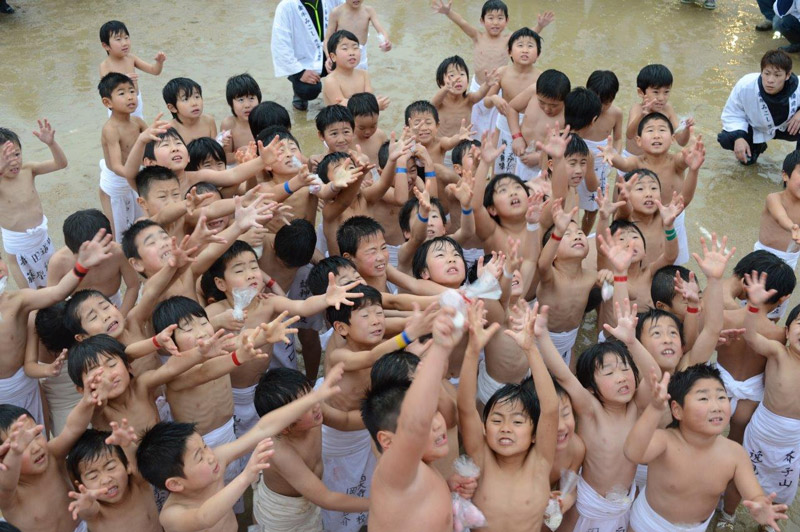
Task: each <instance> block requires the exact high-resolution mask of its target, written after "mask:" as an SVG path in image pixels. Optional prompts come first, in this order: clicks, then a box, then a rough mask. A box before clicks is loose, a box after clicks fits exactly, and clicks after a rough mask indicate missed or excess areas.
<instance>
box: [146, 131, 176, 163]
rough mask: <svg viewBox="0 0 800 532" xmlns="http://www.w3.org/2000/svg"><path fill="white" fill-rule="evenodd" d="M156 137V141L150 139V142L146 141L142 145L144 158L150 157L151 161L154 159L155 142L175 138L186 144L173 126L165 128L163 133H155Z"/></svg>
mask: <svg viewBox="0 0 800 532" xmlns="http://www.w3.org/2000/svg"><path fill="white" fill-rule="evenodd" d="M156 137H158V140H157V141H156V140H151V141H150V142H148V143H147V144H145V145H144V158H145V159H150V160H151V161H155V160H156V144H158V143H159V142H161V141H162V140H164V139H175V140H179V141H181V142H182V143H183V144H184V145H185V144H186V142H184V140H183V137H182V136H181V134H180V133H178V130H177V129H175V128H174V127H171V128H169V129H167V130H166V131H165V132H163V133H156Z"/></svg>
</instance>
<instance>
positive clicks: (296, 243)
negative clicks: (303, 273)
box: [275, 218, 317, 268]
mask: <svg viewBox="0 0 800 532" xmlns="http://www.w3.org/2000/svg"><path fill="white" fill-rule="evenodd" d="M316 246H317V232H316V231H315V230H314V226H313V225H311V222H309V221H308V220H305V219H303V218H297V219H295V220H292V221H291V222H290V223H288V224H286V225H284V226H283V227H281V228H280V229H278V232H277V233H275V255H276V256H277V257H278V258H279V259H280V260H281V262H283V263H284V264H286V265H287V266H288V267H290V268H300V267H301V266H305V265H306V264H308V263H310V262H311V257H313V256H314V248H316Z"/></svg>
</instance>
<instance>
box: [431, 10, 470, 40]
mask: <svg viewBox="0 0 800 532" xmlns="http://www.w3.org/2000/svg"><path fill="white" fill-rule="evenodd" d="M431 6H432V7H433V11H434V12H436V13H441V14H442V15H445V16H446V17H447V18H449V19H450V20H452V21H453V22H455V23H456V25H457V26H458V27H459V28H461V31H463V32H464V33H466V34H467V37H469V38H470V39H472V40H473V42H477V41H478V35H479V33H478V30H477V28H475V26H473V25H471V24H470V23H469V22H467V21H466V20H464V17H462V16H461V15H459V14H458V13H456V12H455V11H453V9H452V7H453V0H450V1H449V2H448V1H447V0H433V2H432V3H431Z"/></svg>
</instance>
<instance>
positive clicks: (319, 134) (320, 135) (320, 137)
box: [317, 130, 325, 142]
mask: <svg viewBox="0 0 800 532" xmlns="http://www.w3.org/2000/svg"><path fill="white" fill-rule="evenodd" d="M317 137H319V140H321V141H323V142H325V137H324V136H323V135H322V131H320V130H317Z"/></svg>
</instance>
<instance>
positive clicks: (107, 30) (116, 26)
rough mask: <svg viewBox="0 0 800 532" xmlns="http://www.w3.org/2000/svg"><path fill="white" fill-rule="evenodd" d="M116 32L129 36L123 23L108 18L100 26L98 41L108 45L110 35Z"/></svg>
mask: <svg viewBox="0 0 800 532" xmlns="http://www.w3.org/2000/svg"><path fill="white" fill-rule="evenodd" d="M118 33H121V34H123V35H127V36H129V37H130V35H131V34H130V32H129V31H128V28H127V27H126V26H125V24H123V23H122V22H120V21H119V20H109V21H108V22H106V23H105V24H103V25H102V26H100V42H101V43H103V44H106V45H110V43H109V40H110V39H111V37H112V36H114V35H117V34H118ZM106 53H108V52H106Z"/></svg>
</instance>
